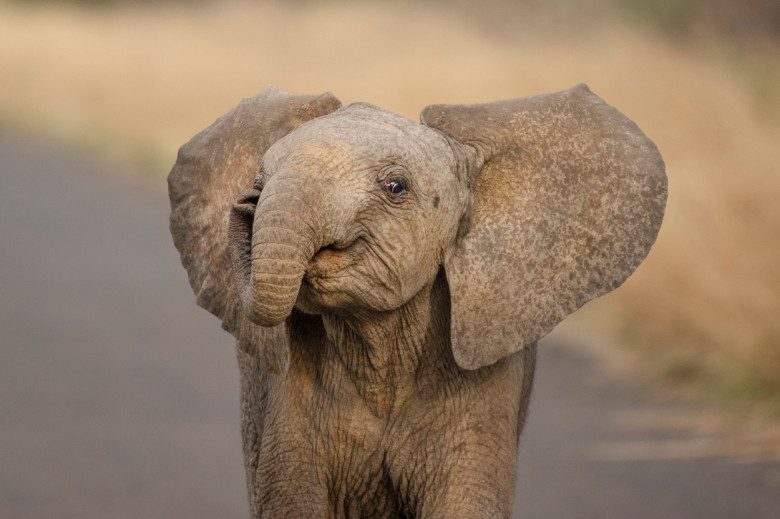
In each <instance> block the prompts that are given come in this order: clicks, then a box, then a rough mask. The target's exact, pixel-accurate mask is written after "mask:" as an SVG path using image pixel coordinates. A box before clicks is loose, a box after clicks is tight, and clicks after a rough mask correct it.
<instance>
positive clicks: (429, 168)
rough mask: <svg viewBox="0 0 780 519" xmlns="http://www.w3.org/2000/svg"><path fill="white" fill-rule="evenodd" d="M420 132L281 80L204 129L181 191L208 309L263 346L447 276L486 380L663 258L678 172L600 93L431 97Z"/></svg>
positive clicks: (455, 332)
mask: <svg viewBox="0 0 780 519" xmlns="http://www.w3.org/2000/svg"><path fill="white" fill-rule="evenodd" d="M421 122H422V124H418V123H414V122H412V121H409V120H407V119H405V118H403V117H401V116H398V115H394V114H392V113H389V112H387V111H385V110H382V109H380V108H378V107H375V106H373V105H370V104H365V103H357V104H352V105H349V106H346V107H341V106H340V103H339V102H338V100H336V99H335V98H334V97H333V96H332V95H330V94H324V95H322V96H298V95H292V94H287V93H282V92H279V91H277V90H275V89H273V88H268V89H266V90H265V91H264V92H263V93H262V94H260V95H259V96H257V97H255V98H252V99H248V100H244V101H243V102H242V103H241V104H240V105H239V106H238V107H237V108H235V109H234V110H233V111H231V112H229V113H228V114H226V115H225V116H223V117H222V118H220V119H218V120H217V121H216V122H215V123H214V124H213V125H212V126H210V127H209V128H207V129H206V130H204V131H203V132H201V133H200V134H198V135H197V136H195V137H194V138H193V139H192V140H191V141H190V142H189V143H187V144H186V145H184V146H183V147H182V148H181V150H180V151H179V157H178V160H177V162H176V165H175V166H174V167H173V170H172V171H171V174H170V176H169V191H170V197H171V207H172V214H171V232H172V234H173V237H174V241H175V244H176V246H177V248H178V249H179V252H180V254H181V258H182V263H183V264H184V266H185V267H186V269H187V271H188V274H189V279H190V284H191V286H192V288H193V290H194V291H195V293H196V295H197V301H198V304H199V305H201V306H203V307H204V308H206V309H207V310H209V311H210V312H211V313H213V314H215V315H216V316H218V317H219V318H220V319H221V320H222V323H223V327H224V328H225V329H227V330H228V331H230V332H231V333H233V334H234V335H235V336H236V337H237V338H238V341H239V344H240V345H243V347H245V348H252V347H256V346H257V345H258V344H263V343H272V342H274V341H268V340H266V339H267V337H266V338H264V334H269V333H272V334H283V333H284V322H285V320H286V319H287V317H288V316H289V315H290V314H291V312H294V311H300V312H303V313H307V314H336V315H352V314H359V313H374V314H376V313H379V314H381V313H382V312H388V311H392V310H394V309H397V308H399V307H401V306H403V305H404V304H405V303H406V302H408V301H409V300H410V299H412V298H413V297H414V296H415V295H416V294H417V293H418V292H420V291H421V290H422V289H423V288H424V287H426V286H430V285H431V284H432V283H433V281H434V280H435V279H436V277H437V275H439V273H440V271H441V270H442V269H443V270H444V274H445V275H446V280H447V283H448V286H449V294H450V309H451V315H450V330H451V337H450V339H451V346H452V353H453V355H454V358H455V361H456V362H457V364H458V365H459V366H460V367H461V368H463V369H470V370H471V369H477V368H480V367H482V366H486V365H490V364H492V363H494V362H496V361H498V360H499V359H501V358H503V357H505V356H507V355H510V354H511V353H513V352H515V351H518V350H519V349H521V348H523V346H524V345H527V344H531V343H533V342H534V341H536V340H537V339H539V338H540V337H542V336H543V335H544V334H546V333H547V332H549V331H550V330H551V329H552V328H553V327H554V326H555V325H556V324H557V323H558V322H560V321H561V320H562V319H564V318H565V317H566V316H567V315H568V314H569V313H571V312H573V311H574V310H576V309H577V308H579V307H580V306H582V305H583V304H584V303H586V302H587V301H589V300H591V299H593V298H595V297H598V296H600V295H602V294H604V293H606V292H608V291H610V290H612V289H614V288H616V287H617V286H619V285H620V284H621V283H622V282H623V281H624V280H625V279H626V278H627V277H628V276H629V275H630V274H631V273H632V272H633V271H634V270H635V269H636V268H637V266H638V265H639V264H640V262H641V261H642V260H643V259H644V257H645V256H646V255H647V253H648V251H649V249H650V247H651V245H652V243H653V242H654V240H655V237H656V235H657V232H658V229H659V227H660V224H661V220H662V218H663V212H664V206H665V201H666V177H665V174H664V164H663V161H662V159H661V156H660V154H659V153H658V150H657V149H656V147H655V145H654V144H653V143H652V142H651V141H650V140H649V139H648V138H647V137H646V136H645V135H644V134H643V133H642V132H641V130H640V129H639V128H638V127H637V126H636V125H635V124H634V123H633V122H631V121H630V120H629V119H627V118H626V117H625V116H623V115H622V114H621V113H620V112H618V111H617V110H616V109H615V108H612V107H610V106H608V105H607V104H606V103H604V102H603V101H602V100H601V99H600V98H599V97H598V96H596V95H595V94H593V93H591V92H590V90H589V89H588V88H587V87H586V86H585V85H579V86H577V87H575V88H573V89H570V90H567V91H564V92H559V93H554V94H545V95H539V96H533V97H525V98H519V99H514V100H510V101H501V102H496V103H490V104H482V105H469V106H466V105H461V106H455V105H433V106H429V107H427V108H425V109H424V110H423V112H422V116H421ZM293 309H297V310H293ZM258 353H259V354H263V355H266V356H267V357H269V358H270V357H271V356H272V355H271V354H270V353H269V352H263V351H262V349H261V351H259V352H258ZM273 355H276V356H277V357H278V358H281V357H280V356H283V355H285V352H275V353H274V354H273Z"/></svg>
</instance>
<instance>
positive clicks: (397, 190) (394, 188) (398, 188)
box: [379, 180, 406, 198]
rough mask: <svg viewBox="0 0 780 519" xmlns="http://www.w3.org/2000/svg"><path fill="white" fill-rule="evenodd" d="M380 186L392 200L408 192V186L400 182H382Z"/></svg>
mask: <svg viewBox="0 0 780 519" xmlns="http://www.w3.org/2000/svg"><path fill="white" fill-rule="evenodd" d="M379 184H380V185H381V186H382V189H383V190H384V191H385V193H387V194H388V195H389V196H391V197H392V198H398V197H399V196H401V195H403V194H404V193H405V192H406V186H405V185H404V183H403V182H402V181H400V180H380V181H379Z"/></svg>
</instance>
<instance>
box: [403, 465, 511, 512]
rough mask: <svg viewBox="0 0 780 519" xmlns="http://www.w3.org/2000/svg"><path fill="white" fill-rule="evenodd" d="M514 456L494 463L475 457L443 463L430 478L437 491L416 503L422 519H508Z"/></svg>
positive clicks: (422, 497)
mask: <svg viewBox="0 0 780 519" xmlns="http://www.w3.org/2000/svg"><path fill="white" fill-rule="evenodd" d="M515 453H516V451H514V450H513V451H512V452H511V453H507V459H505V460H502V462H500V463H497V462H495V461H487V459H485V458H482V459H480V458H481V456H480V455H479V454H476V451H475V456H474V457H471V456H464V457H462V458H461V457H460V456H459V455H456V456H455V457H451V458H449V459H448V460H446V461H445V463H444V466H443V467H441V470H439V471H437V472H438V473H437V474H436V475H435V476H434V477H433V478H432V481H435V484H436V488H435V489H434V490H432V491H429V492H423V494H422V495H421V496H420V499H419V510H420V514H419V516H418V518H420V519H422V518H425V519H444V518H448V519H458V518H462V519H467V518H468V519H480V518H484V519H496V518H507V519H508V518H509V517H510V515H511V512H512V503H513V499H514V482H515V463H516V462H515Z"/></svg>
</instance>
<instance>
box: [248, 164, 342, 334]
mask: <svg viewBox="0 0 780 519" xmlns="http://www.w3.org/2000/svg"><path fill="white" fill-rule="evenodd" d="M302 184H304V182H303V181H295V180H290V179H289V177H288V179H286V180H283V181H282V182H277V183H274V182H273V179H271V181H270V182H269V184H268V185H267V186H266V188H265V189H264V190H263V192H262V195H261V196H260V197H259V200H258V202H257V209H256V210H255V214H254V223H253V226H252V239H251V265H250V268H249V272H248V276H247V280H246V281H247V286H246V287H245V289H244V291H243V294H242V299H243V305H244V312H245V314H246V315H247V317H249V319H250V320H251V321H253V322H255V323H257V324H259V325H261V326H275V325H277V324H279V323H281V322H282V321H284V319H285V318H286V317H287V316H288V315H289V314H290V312H291V311H292V308H293V305H294V304H295V300H296V299H297V297H298V290H299V288H300V286H301V280H302V278H303V275H304V272H305V270H306V267H307V265H308V263H309V261H310V260H311V258H312V257H313V256H314V254H315V253H316V252H317V251H318V250H319V249H320V248H321V247H323V246H324V245H327V244H326V243H323V242H324V240H325V236H326V235H327V234H328V233H327V232H325V230H324V229H323V222H328V221H329V217H328V215H327V214H324V213H325V211H324V209H325V206H326V205H327V204H324V203H322V200H320V199H318V198H317V197H313V196H312V195H311V194H310V193H309V192H308V191H310V190H311V189H312V188H311V187H308V189H306V186H305V185H302ZM309 200H316V201H317V202H318V203H316V204H313V203H311V202H309Z"/></svg>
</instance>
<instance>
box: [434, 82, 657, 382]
mask: <svg viewBox="0 0 780 519" xmlns="http://www.w3.org/2000/svg"><path fill="white" fill-rule="evenodd" d="M421 121H422V123H423V124H426V125H428V126H430V127H432V128H436V129H438V130H440V131H442V132H444V133H445V134H447V135H448V136H450V137H451V138H452V139H454V140H455V143H454V144H453V145H454V146H456V147H461V148H462V149H461V150H460V151H459V152H458V153H456V155H458V156H461V157H466V159H465V160H466V161H467V162H469V164H467V165H466V167H465V168H464V170H465V171H466V172H467V173H466V174H467V175H468V176H469V178H467V179H466V182H467V183H468V184H470V185H471V189H472V192H473V203H472V208H471V213H470V215H468V216H470V222H469V223H470V228H469V229H468V231H467V232H466V233H465V235H464V236H463V239H462V240H460V243H458V244H456V245H454V246H453V247H452V248H451V249H450V250H449V251H448V252H447V253H446V255H445V262H444V263H445V271H446V274H447V280H448V282H449V285H450V294H451V308H452V310H451V313H452V316H451V339H452V348H453V354H454V357H455V360H456V361H457V363H458V365H459V366H460V367H462V368H464V369H477V368H480V367H482V366H487V365H490V364H493V363H494V362H496V361H498V360H499V359H501V358H504V357H506V356H507V355H510V354H512V353H514V352H516V351H518V350H519V349H521V348H523V347H524V346H525V345H528V344H532V343H533V342H535V341H536V340H538V339H539V338H541V337H542V336H544V335H545V334H546V333H548V332H549V331H550V330H551V329H552V328H553V327H554V326H555V325H556V324H557V323H559V322H560V321H561V320H563V319H564V318H565V317H566V316H567V315H568V314H570V313H571V312H573V311H575V310H576V309H578V308H579V307H580V306H582V305H583V304H585V303H586V302H588V301H590V300H591V299H594V298H596V297H598V296H600V295H603V294H605V293H607V292H609V291H611V290H613V289H615V288H617V287H618V286H619V285H620V284H621V283H623V281H625V279H626V278H627V277H628V276H629V275H630V274H631V273H632V272H633V271H634V270H635V269H636V268H637V267H638V266H639V264H640V263H641V262H642V260H643V259H644V258H645V256H646V255H647V254H648V252H649V250H650V247H651V245H652V244H653V242H654V241H655V238H656V235H657V234H658V230H659V228H660V226H661V221H662V219H663V215H664V208H665V205H666V192H667V182H666V175H665V168H664V162H663V159H662V158H661V155H660V153H659V152H658V149H657V148H656V146H655V145H654V144H653V142H652V141H650V139H648V138H647V137H646V136H645V135H644V134H643V133H642V131H641V130H640V129H639V128H638V127H637V125H636V124H634V123H633V122H632V121H631V120H629V119H628V118H627V117H625V116H624V115H623V114H621V113H620V112H619V111H618V110H616V109H615V108H613V107H611V106H609V105H607V104H606V103H605V102H604V101H602V100H601V99H600V98H599V97H598V96H596V95H595V94H593V93H592V92H591V91H590V90H589V89H588V87H587V86H585V85H584V84H581V85H578V86H576V87H574V88H572V89H570V90H566V91H564V92H558V93H554V94H544V95H538V96H532V97H525V98H519V99H513V100H509V101H500V102H496V103H489V104H479V105H468V106H467V105H433V106H429V107H427V108H425V109H424V110H423V112H422V114H421Z"/></svg>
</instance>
